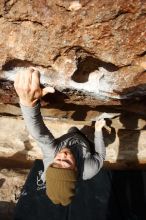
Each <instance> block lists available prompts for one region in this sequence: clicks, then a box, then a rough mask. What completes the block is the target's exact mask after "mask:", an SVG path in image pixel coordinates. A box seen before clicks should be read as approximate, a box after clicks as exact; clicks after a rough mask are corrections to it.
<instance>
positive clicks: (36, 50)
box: [0, 0, 146, 220]
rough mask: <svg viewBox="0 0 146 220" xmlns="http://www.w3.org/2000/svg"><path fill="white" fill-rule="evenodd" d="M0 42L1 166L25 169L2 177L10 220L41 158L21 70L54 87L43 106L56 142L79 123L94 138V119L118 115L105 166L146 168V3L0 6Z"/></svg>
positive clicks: (82, 0) (86, 0) (31, 1)
mask: <svg viewBox="0 0 146 220" xmlns="http://www.w3.org/2000/svg"><path fill="white" fill-rule="evenodd" d="M0 36H1V37H0V131H1V132H0V166H1V167H3V168H6V167H7V168H8V167H9V168H14V167H15V168H16V167H17V168H18V167H19V168H21V169H20V170H19V172H18V171H17V172H16V171H6V172H7V173H9V176H8V175H6V172H5V169H4V170H1V171H0V187H1V188H0V215H3V216H4V219H5V220H6V218H7V217H9V216H10V215H11V213H12V212H13V207H14V203H15V202H16V199H15V198H14V197H15V195H16V194H19V193H18V192H19V188H21V186H22V185H23V182H24V178H25V175H26V174H25V175H24V174H22V172H21V170H22V168H28V167H31V165H32V163H33V161H34V160H35V159H36V158H41V157H42V155H41V152H40V149H39V148H38V147H37V146H36V143H35V142H34V140H33V139H32V138H31V137H30V136H29V134H28V133H27V131H26V129H25V126H24V122H23V119H22V117H21V112H20V109H19V107H18V102H19V100H18V97H17V95H16V93H15V91H14V87H13V80H14V76H15V74H16V72H19V71H23V72H24V74H25V72H26V71H27V68H28V67H35V68H37V69H38V70H39V71H40V72H41V83H42V84H43V85H44V86H46V85H47V84H49V85H52V86H54V87H55V89H56V92H55V94H49V95H47V96H46V97H44V99H42V101H41V104H42V107H44V108H42V114H43V116H44V119H45V122H46V124H47V126H48V127H49V128H50V129H51V131H52V133H53V134H54V135H55V136H56V137H57V136H60V135H61V134H62V133H65V132H66V131H67V130H68V128H69V127H70V126H72V125H76V126H77V127H78V128H80V129H82V130H83V132H84V133H85V134H87V136H90V138H91V139H92V138H93V137H92V134H93V126H91V124H92V125H93V123H92V120H94V119H95V117H96V116H98V115H100V114H101V113H102V112H107V113H119V114H120V115H119V117H116V118H114V119H111V120H107V125H106V127H105V128H104V138H105V143H106V146H107V148H106V153H107V154H106V161H105V167H110V168H115V169H121V168H122V169H123V168H126V169H127V168H132V167H138V168H143V167H145V164H146V146H145V145H146V142H145V136H146V116H145V112H146V99H145V97H146V0H129V1H127V0H102V1H100V0H53V1H51V0H41V1H40V0H23V1H22V0H1V1H0ZM83 127H84V128H83ZM27 172H28V171H26V173H27ZM14 174H15V175H14ZM4 179H5V181H4ZM11 180H13V181H12V182H13V184H12V185H11ZM7 187H9V189H10V190H9V191H8V192H6V188H7ZM17 189H18V190H17ZM17 191H18V192H17ZM5 193H6V194H5ZM4 195H7V196H6V197H5V198H4ZM12 197H13V198H12ZM16 197H17V196H16ZM3 210H5V211H4V212H3ZM5 213H9V214H8V215H7V216H6V214H5Z"/></svg>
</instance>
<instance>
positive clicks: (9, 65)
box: [2, 59, 50, 71]
mask: <svg viewBox="0 0 146 220" xmlns="http://www.w3.org/2000/svg"><path fill="white" fill-rule="evenodd" d="M32 66H34V67H37V66H38V65H37V64H34V63H32V62H31V61H27V60H20V59H12V60H9V61H7V62H6V63H5V64H4V65H3V66H2V70H3V71H9V70H12V69H13V68H14V67H32ZM39 66H40V67H43V68H48V67H50V65H48V66H44V65H40V64H39Z"/></svg>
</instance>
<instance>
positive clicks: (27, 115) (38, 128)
mask: <svg viewBox="0 0 146 220" xmlns="http://www.w3.org/2000/svg"><path fill="white" fill-rule="evenodd" d="M20 106H21V110H22V114H23V117H24V121H25V124H26V127H27V129H28V131H29V133H30V134H31V136H32V137H33V138H34V139H35V140H36V141H37V143H38V145H39V146H40V147H41V149H42V151H43V153H44V155H45V154H46V152H47V153H49V151H52V149H51V148H53V145H52V142H53V140H54V137H53V135H52V133H51V132H50V131H49V130H48V128H47V127H46V125H45V124H44V121H43V118H42V115H41V112H40V104H39V103H37V104H36V105H35V106H34V107H27V106H24V105H22V104H20ZM48 150H49V151H48Z"/></svg>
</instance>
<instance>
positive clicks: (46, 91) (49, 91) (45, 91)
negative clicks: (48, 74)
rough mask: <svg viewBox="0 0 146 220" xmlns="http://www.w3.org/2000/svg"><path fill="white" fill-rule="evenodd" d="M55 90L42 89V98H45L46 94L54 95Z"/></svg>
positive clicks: (50, 88)
mask: <svg viewBox="0 0 146 220" xmlns="http://www.w3.org/2000/svg"><path fill="white" fill-rule="evenodd" d="M54 92H55V89H54V88H53V87H51V86H48V87H45V88H44V89H42V96H45V95H46V94H47V93H54Z"/></svg>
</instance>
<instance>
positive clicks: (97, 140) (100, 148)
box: [94, 129, 106, 160]
mask: <svg viewBox="0 0 146 220" xmlns="http://www.w3.org/2000/svg"><path fill="white" fill-rule="evenodd" d="M94 145H95V152H97V153H98V155H99V156H101V157H102V159H103V160H104V159H105V155H106V149H105V143H104V139H103V133H102V129H101V130H96V129H95V135H94Z"/></svg>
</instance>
